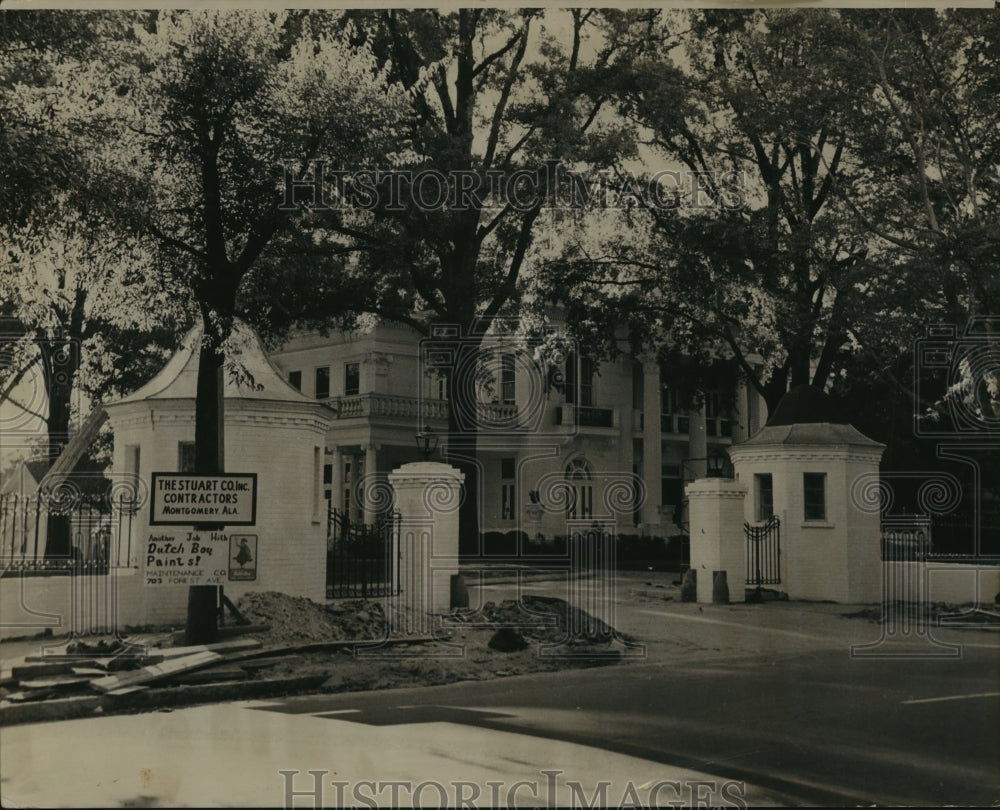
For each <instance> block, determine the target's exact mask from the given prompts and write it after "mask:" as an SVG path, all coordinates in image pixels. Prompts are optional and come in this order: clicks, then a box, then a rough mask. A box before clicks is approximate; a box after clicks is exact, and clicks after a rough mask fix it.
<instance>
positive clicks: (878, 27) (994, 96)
mask: <svg viewBox="0 0 1000 810" xmlns="http://www.w3.org/2000/svg"><path fill="white" fill-rule="evenodd" d="M847 19H848V22H849V23H850V24H851V27H852V32H853V36H854V40H855V41H856V42H857V55H858V58H857V63H856V64H857V73H858V75H860V76H863V77H864V81H865V82H866V83H868V84H870V85H871V86H872V87H873V92H872V93H871V95H870V97H869V99H868V102H867V104H866V108H865V113H866V114H865V116H864V119H863V127H862V128H860V129H859V137H860V139H861V141H862V148H863V150H864V162H863V167H862V170H863V176H864V178H865V181H866V183H868V184H870V186H871V187H873V188H875V189H877V193H873V194H869V195H866V196H865V197H864V198H861V199H858V200H856V201H854V202H855V204H856V213H857V215H858V217H859V219H860V220H861V221H862V222H863V223H864V225H865V226H866V227H867V228H868V229H869V230H870V232H871V233H873V234H874V235H876V236H877V237H878V239H879V240H881V241H883V242H885V243H888V244H890V245H891V246H892V247H893V249H894V250H896V251H897V252H898V253H899V255H900V257H901V261H902V262H903V263H905V265H906V266H907V268H908V270H909V273H908V275H909V277H910V278H912V279H920V280H921V282H920V287H921V288H922V289H923V290H924V291H925V294H924V295H923V297H922V298H921V299H920V300H919V306H918V307H914V314H915V315H919V316H920V317H915V318H914V319H913V321H914V322H913V329H910V330H904V331H902V332H899V331H896V332H894V333H883V334H878V333H874V334H872V335H870V337H871V339H870V340H867V341H866V340H864V339H859V343H860V344H861V347H862V349H863V350H864V351H865V352H866V353H868V354H872V355H875V354H882V355H884V356H886V357H893V356H894V355H896V354H900V353H903V354H904V355H905V356H906V357H907V359H909V355H908V354H906V352H907V350H908V349H909V348H911V347H912V345H913V341H914V340H915V339H916V338H917V337H919V336H920V334H921V333H922V332H923V331H924V329H925V327H927V326H928V325H933V324H949V325H951V326H953V327H954V329H955V331H956V333H957V334H959V335H960V334H962V332H963V331H964V330H965V328H966V326H967V324H968V322H969V319H970V317H977V316H978V317H989V316H993V317H995V316H997V315H998V314H1000V272H998V267H1000V228H998V222H1000V171H998V166H1000V127H998V126H997V121H998V120H1000V18H998V17H997V15H996V14H995V13H990V12H984V11H978V12H977V11H975V10H957V9H953V10H944V11H933V10H917V11H913V10H911V11H908V12H905V13H904V12H899V11H878V12H865V13H862V14H858V15H854V16H851V17H849V18H847ZM998 331H1000V330H997V329H996V328H994V330H993V334H992V335H987V334H985V333H981V334H979V335H978V336H977V338H974V340H980V341H988V340H992V341H993V345H994V347H996V346H997V340H998V337H1000V336H998V334H997V332H998ZM994 351H997V349H996V348H994ZM997 365H998V364H994V366H993V367H992V368H980V369H979V372H980V373H978V374H975V373H968V374H967V373H964V372H962V371H961V369H956V372H957V374H956V378H953V379H951V380H950V381H949V380H944V379H942V380H941V383H942V384H943V385H942V387H940V388H939V389H936V390H928V387H925V388H923V389H922V390H920V391H916V390H912V389H911V386H910V379H911V377H910V374H908V373H906V374H902V375H900V374H894V373H893V370H892V368H891V366H887V365H885V364H883V365H881V367H878V366H877V367H876V369H875V371H876V373H877V374H880V375H881V376H883V377H886V378H888V379H889V380H890V381H891V382H892V383H894V384H895V385H896V386H898V387H900V388H901V389H902V390H903V391H904V392H905V393H906V394H907V395H908V396H909V397H911V399H912V398H917V401H915V405H916V407H917V410H918V412H919V413H920V414H922V415H923V416H924V417H926V418H927V419H930V420H932V421H938V420H940V419H942V418H943V419H947V418H948V416H947V414H948V412H949V410H950V405H951V404H953V403H952V402H950V400H958V399H964V400H965V401H964V402H963V403H961V404H959V405H958V407H961V408H968V409H969V411H970V412H975V413H978V414H979V415H980V416H981V417H983V418H986V419H998V418H1000V371H998V369H997V367H996V366H997ZM927 371H931V370H930V369H918V375H919V374H921V373H923V372H927ZM949 383H950V390H949V388H948V387H946V386H947V385H948V384H949Z"/></svg>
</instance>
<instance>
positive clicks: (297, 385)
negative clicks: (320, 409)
mask: <svg viewBox="0 0 1000 810" xmlns="http://www.w3.org/2000/svg"><path fill="white" fill-rule="evenodd" d="M288 384H289V385H291V386H292V388H294V389H296V390H297V391H301V390H302V372H301V371H289V372H288Z"/></svg>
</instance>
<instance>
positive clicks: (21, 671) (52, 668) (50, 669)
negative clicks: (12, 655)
mask: <svg viewBox="0 0 1000 810" xmlns="http://www.w3.org/2000/svg"><path fill="white" fill-rule="evenodd" d="M70 672H72V664H70V663H69V662H68V661H60V662H55V661H53V662H50V663H46V664H22V665H20V666H15V667H11V668H10V675H11V677H12V678H16V679H21V678H37V677H40V676H47V675H68V674H69V673H70Z"/></svg>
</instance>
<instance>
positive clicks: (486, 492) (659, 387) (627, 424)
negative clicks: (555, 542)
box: [270, 322, 767, 538]
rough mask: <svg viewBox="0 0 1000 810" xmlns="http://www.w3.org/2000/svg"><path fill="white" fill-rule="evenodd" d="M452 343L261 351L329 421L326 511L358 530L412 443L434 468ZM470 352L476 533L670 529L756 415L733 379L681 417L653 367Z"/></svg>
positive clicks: (385, 333)
mask: <svg viewBox="0 0 1000 810" xmlns="http://www.w3.org/2000/svg"><path fill="white" fill-rule="evenodd" d="M460 343H461V337H460V334H458V330H457V329H456V328H455V327H438V326H435V327H432V335H431V336H430V337H422V336H421V335H420V334H419V333H418V332H417V331H416V330H414V329H412V328H410V327H408V326H404V325H400V324H395V323H390V322H377V323H375V322H373V323H372V324H370V325H369V326H367V327H362V328H359V329H357V330H356V331H353V332H336V331H333V332H330V333H329V334H327V335H325V336H324V335H321V334H319V333H316V332H308V333H306V332H303V333H297V334H294V335H293V336H292V337H290V338H289V339H288V340H287V341H286V342H285V343H284V345H283V346H282V347H281V348H280V350H278V351H276V352H273V353H272V354H271V358H270V359H271V361H272V362H273V363H274V365H275V366H276V367H277V369H278V370H279V372H280V373H281V375H282V376H283V378H284V379H285V380H287V381H288V383H290V385H291V386H293V387H294V388H296V389H298V390H299V391H301V392H302V393H303V394H304V395H306V396H307V397H309V398H312V399H315V400H317V401H319V402H322V403H324V404H325V405H327V406H328V407H329V408H330V409H331V411H332V413H333V415H332V421H331V425H330V428H329V430H328V432H327V436H326V447H325V457H324V459H323V462H322V492H323V495H324V496H325V497H326V499H327V500H328V502H329V505H330V506H331V507H332V508H334V509H336V510H338V511H341V512H344V513H346V514H348V515H349V516H350V518H351V519H352V520H360V521H364V522H366V523H371V522H373V521H375V520H376V519H377V518H378V517H380V515H382V514H384V512H385V511H386V510H387V509H388V508H389V506H390V504H391V499H390V497H389V495H388V493H389V488H388V485H387V476H388V474H389V473H390V472H391V471H392V470H393V469H395V468H397V467H399V466H400V465H402V464H405V463H408V462H412V461H418V460H420V459H421V458H422V457H423V454H422V453H421V449H420V447H419V444H418V442H419V439H418V434H433V435H434V436H435V437H439V438H435V442H437V441H439V442H440V446H439V447H438V448H437V452H436V454H435V455H434V457H433V460H442V455H441V454H442V451H444V452H446V451H447V447H446V441H447V432H448V409H449V407H455V406H454V405H453V403H451V402H449V396H448V391H447V384H446V380H445V377H444V376H443V375H442V374H439V373H438V372H436V371H435V368H436V367H438V366H440V365H441V364H442V363H443V364H447V363H448V362H450V360H449V358H451V357H452V353H453V347H454V346H456V345H459V344H460ZM476 354H477V357H478V358H479V359H478V360H477V364H478V365H481V366H483V367H484V368H483V369H479V370H477V379H480V380H481V381H480V382H478V384H477V393H476V399H477V401H476V402H475V403H474V404H472V405H466V406H465V407H464V408H463V411H464V412H465V413H470V412H474V413H475V418H474V420H473V421H471V422H469V424H470V425H471V427H470V429H471V430H475V433H476V444H477V453H476V458H477V461H478V465H479V470H480V474H479V487H480V501H479V502H480V505H481V506H480V510H479V511H480V522H481V529H482V530H483V531H484V532H511V531H523V532H526V533H527V534H528V535H529V536H530V537H532V538H535V537H538V536H539V535H541V536H542V537H552V536H554V535H559V534H564V533H565V532H566V521H567V519H570V520H573V519H575V520H592V519H593V520H596V519H601V520H604V521H608V520H612V521H613V522H614V523H615V524H616V526H617V531H618V532H619V533H629V534H648V535H656V536H664V537H666V536H670V535H671V534H675V533H678V532H679V531H680V529H679V528H678V527H677V525H676V522H675V521H677V520H679V519H680V518H679V512H678V511H677V509H678V506H679V505H680V504H681V502H682V500H683V492H684V484H685V483H686V482H689V481H691V480H693V479H695V478H699V477H703V476H704V475H705V472H706V462H707V459H708V458H709V457H710V456H712V455H713V454H717V453H718V451H719V450H722V449H724V448H726V447H728V446H729V445H730V444H732V443H733V442H740V441H744V440H746V439H747V438H749V437H750V436H751V435H753V434H754V433H756V432H757V431H758V430H759V429H760V428H761V427H762V426H763V425H764V422H765V421H766V419H767V413H766V407H765V405H764V404H763V401H762V400H761V399H760V398H759V397H757V395H756V394H755V393H754V392H753V391H751V390H750V389H748V388H747V387H746V386H745V385H743V384H742V383H740V384H738V385H737V386H736V395H735V397H732V396H730V397H723V396H722V394H721V393H719V392H706V394H705V397H704V403H703V406H702V408H701V409H699V410H688V409H683V408H681V407H679V405H678V397H677V396H676V395H675V393H674V392H673V391H672V390H671V388H670V381H669V379H668V377H667V376H666V375H664V374H662V373H661V370H660V368H659V365H658V363H657V362H656V361H655V360H647V361H640V360H635V359H633V358H631V357H621V358H618V359H616V360H611V361H606V362H602V363H597V362H595V361H592V360H591V359H590V358H588V357H586V356H581V355H579V354H578V353H576V352H573V351H565V352H563V353H562V354H561V355H559V354H556V355H555V357H556V363H555V364H554V363H553V362H552V358H551V357H549V359H548V360H547V361H546V362H544V363H542V362H540V361H539V360H538V357H537V353H536V352H533V350H532V349H531V348H530V347H529V346H528V345H527V344H523V343H521V342H519V340H518V339H515V338H508V337H503V336H495V337H494V336H487V338H486V339H485V340H484V343H483V345H482V346H481V347H480V348H479V350H478V351H477V352H476ZM723 403H726V405H724V404H723ZM460 405H461V403H460ZM636 480H638V481H639V482H640V485H639V486H638V487H636V486H634V485H633V482H635V481H636ZM623 485H624V486H623ZM553 504H555V508H553Z"/></svg>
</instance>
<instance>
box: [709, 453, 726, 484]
mask: <svg viewBox="0 0 1000 810" xmlns="http://www.w3.org/2000/svg"><path fill="white" fill-rule="evenodd" d="M706 461H707V462H708V477H709V478H725V477H726V465H727V463H728V461H729V459H728V458H727V457H726V454H725V452H723V451H722V450H721V449H720V448H718V447H715V448H713V449H712V452H711V453H709V454H708V458H707V459H706Z"/></svg>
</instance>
